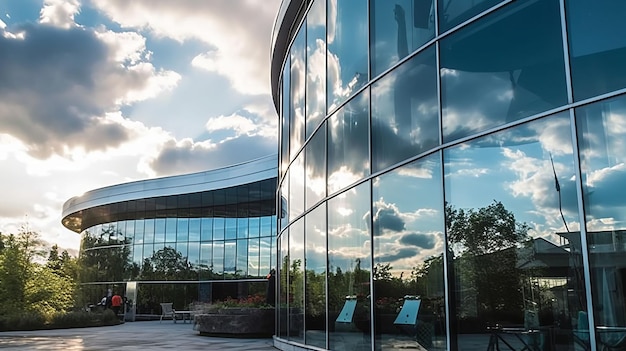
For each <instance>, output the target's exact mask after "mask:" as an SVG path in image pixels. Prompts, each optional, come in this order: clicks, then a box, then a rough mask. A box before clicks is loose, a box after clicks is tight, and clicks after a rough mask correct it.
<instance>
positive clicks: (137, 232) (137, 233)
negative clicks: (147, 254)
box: [134, 219, 144, 244]
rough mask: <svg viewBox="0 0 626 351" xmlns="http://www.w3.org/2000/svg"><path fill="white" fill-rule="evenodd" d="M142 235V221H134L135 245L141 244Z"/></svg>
mask: <svg viewBox="0 0 626 351" xmlns="http://www.w3.org/2000/svg"><path fill="white" fill-rule="evenodd" d="M143 233H144V220H143V219H138V220H136V221H135V241H134V243H135V244H142V243H143Z"/></svg>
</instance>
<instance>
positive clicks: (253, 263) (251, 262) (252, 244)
mask: <svg viewBox="0 0 626 351" xmlns="http://www.w3.org/2000/svg"><path fill="white" fill-rule="evenodd" d="M259 253H260V250H259V239H258V238H253V239H249V240H248V275H249V276H250V278H255V277H261V276H264V275H265V274H264V273H265V272H259Z"/></svg>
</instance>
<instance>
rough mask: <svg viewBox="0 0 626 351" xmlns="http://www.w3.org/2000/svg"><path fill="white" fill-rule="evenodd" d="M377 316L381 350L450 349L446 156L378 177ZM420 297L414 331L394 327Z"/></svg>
mask: <svg viewBox="0 0 626 351" xmlns="http://www.w3.org/2000/svg"><path fill="white" fill-rule="evenodd" d="M373 184H374V186H373V189H372V201H373V203H372V206H373V209H372V210H373V213H374V216H373V224H374V226H373V228H374V230H373V238H374V276H373V279H374V298H375V300H374V307H375V308H374V318H375V323H374V326H375V334H376V337H377V338H376V340H377V341H378V342H379V347H377V349H379V350H394V349H395V347H394V345H396V344H397V343H400V342H401V343H402V344H403V345H406V347H412V348H416V349H419V348H421V347H423V346H422V345H424V346H428V345H437V349H439V348H441V349H446V316H445V300H444V296H445V294H444V291H445V288H444V271H443V252H444V246H445V242H444V236H443V233H444V217H443V216H444V213H443V196H442V192H441V189H442V184H441V161H440V154H433V155H430V156H428V157H425V158H422V159H420V160H419V161H415V162H412V163H410V164H407V165H405V166H403V167H402V168H400V169H396V170H394V171H393V172H390V173H387V174H384V175H382V176H380V177H378V178H375V179H374V182H373ZM418 298H419V300H420V302H419V303H420V307H419V313H418V314H417V318H416V319H415V320H411V321H409V322H410V323H409V325H410V326H411V327H412V329H410V332H407V331H406V330H402V329H399V328H397V326H396V325H394V322H395V319H396V317H397V316H398V309H400V308H402V307H403V306H404V305H406V307H407V308H408V307H409V306H410V305H411V304H415V303H416V302H415V300H416V299H418Z"/></svg>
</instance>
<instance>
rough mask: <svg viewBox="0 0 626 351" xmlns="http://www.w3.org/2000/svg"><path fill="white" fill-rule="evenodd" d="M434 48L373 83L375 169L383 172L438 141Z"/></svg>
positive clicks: (373, 163) (373, 150)
mask: <svg viewBox="0 0 626 351" xmlns="http://www.w3.org/2000/svg"><path fill="white" fill-rule="evenodd" d="M436 66H437V65H436V60H435V48H434V47H431V48H429V49H427V50H425V51H424V52H421V53H420V54H418V55H417V56H415V57H413V58H412V59H411V60H409V61H407V62H405V63H404V64H402V66H400V67H398V68H396V69H395V70H393V71H392V72H390V73H388V74H387V75H386V76H385V77H383V78H382V79H380V80H379V81H377V82H376V83H374V84H373V85H372V168H373V170H374V171H375V172H376V171H380V170H382V169H385V168H387V167H389V166H391V165H393V164H395V163H397V162H399V161H402V160H405V159H407V158H410V157H412V156H415V155H418V154H420V153H422V152H424V151H426V150H428V149H430V148H432V147H434V146H436V145H438V144H439V113H438V105H439V103H438V102H437V69H436Z"/></svg>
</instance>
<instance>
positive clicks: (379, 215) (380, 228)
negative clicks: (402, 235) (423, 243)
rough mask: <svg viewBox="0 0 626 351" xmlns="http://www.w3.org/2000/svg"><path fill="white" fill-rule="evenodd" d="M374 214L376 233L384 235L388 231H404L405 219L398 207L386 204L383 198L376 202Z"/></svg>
mask: <svg viewBox="0 0 626 351" xmlns="http://www.w3.org/2000/svg"><path fill="white" fill-rule="evenodd" d="M376 208H377V210H376V213H375V214H374V227H375V228H376V230H375V231H374V235H383V234H384V233H385V232H386V231H393V232H400V231H403V230H404V228H405V226H404V221H403V220H402V218H400V215H399V213H398V208H397V207H396V206H395V205H393V204H385V203H384V202H383V200H382V199H380V201H378V202H377V204H376Z"/></svg>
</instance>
